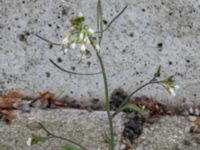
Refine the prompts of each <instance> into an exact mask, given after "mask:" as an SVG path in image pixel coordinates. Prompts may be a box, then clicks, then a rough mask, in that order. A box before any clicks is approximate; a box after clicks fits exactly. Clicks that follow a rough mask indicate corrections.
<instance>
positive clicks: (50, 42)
mask: <svg viewBox="0 0 200 150" xmlns="http://www.w3.org/2000/svg"><path fill="white" fill-rule="evenodd" d="M34 35H35V36H36V37H38V38H40V39H41V40H43V41H45V42H47V43H49V44H52V45H56V46H63V44H60V43H55V42H52V41H50V40H48V39H46V38H44V37H42V36H40V35H38V34H34Z"/></svg>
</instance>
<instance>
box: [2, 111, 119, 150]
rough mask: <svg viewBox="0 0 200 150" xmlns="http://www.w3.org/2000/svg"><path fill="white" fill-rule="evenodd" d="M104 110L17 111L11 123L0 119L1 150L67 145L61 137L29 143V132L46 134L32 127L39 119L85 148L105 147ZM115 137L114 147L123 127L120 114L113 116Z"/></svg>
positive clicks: (50, 148)
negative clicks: (39, 142) (8, 123)
mask: <svg viewBox="0 0 200 150" xmlns="http://www.w3.org/2000/svg"><path fill="white" fill-rule="evenodd" d="M106 116H107V115H106V112H103V111H99V112H88V111H84V110H73V109H55V110H39V109H34V110H32V112H31V113H30V114H29V113H20V112H19V111H17V119H16V120H14V121H13V122H12V124H10V125H6V124H4V123H3V122H0V125H1V128H0V149H1V150H60V149H61V146H64V145H68V144H70V143H67V142H66V141H62V140H60V139H49V140H47V141H46V142H44V143H43V144H39V145H32V146H28V145H27V144H26V142H27V140H28V138H29V137H31V135H32V134H36V135H40V136H46V133H45V132H44V130H42V129H40V130H32V129H29V128H28V127H27V126H31V123H33V122H42V123H43V125H44V126H45V127H46V128H47V129H48V130H49V131H50V132H52V133H53V134H56V135H58V136H63V137H65V138H69V139H71V140H74V141H75V142H77V143H79V144H81V145H83V146H84V147H85V148H87V150H106V149H107V145H106V144H105V143H104V142H103V141H104V140H105V138H104V137H105V135H106V133H107V132H108V122H107V117H106ZM114 123H115V125H114V127H115V135H116V136H115V138H116V143H118V144H117V145H116V149H119V140H120V137H121V132H122V130H123V120H122V118H121V115H119V116H118V117H116V119H115V121H114Z"/></svg>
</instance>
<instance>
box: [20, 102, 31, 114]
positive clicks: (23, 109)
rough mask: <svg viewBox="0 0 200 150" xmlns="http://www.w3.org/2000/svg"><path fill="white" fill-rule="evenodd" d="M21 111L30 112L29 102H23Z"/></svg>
mask: <svg viewBox="0 0 200 150" xmlns="http://www.w3.org/2000/svg"><path fill="white" fill-rule="evenodd" d="M21 111H22V113H30V112H31V107H30V105H29V104H23V105H22V107H21Z"/></svg>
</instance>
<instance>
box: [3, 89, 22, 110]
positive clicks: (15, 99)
mask: <svg viewBox="0 0 200 150" xmlns="http://www.w3.org/2000/svg"><path fill="white" fill-rule="evenodd" d="M22 97H23V95H22V94H21V93H20V92H18V91H11V92H10V93H8V94H7V95H3V96H0V109H12V108H13V105H14V104H15V103H19V101H21V100H22Z"/></svg>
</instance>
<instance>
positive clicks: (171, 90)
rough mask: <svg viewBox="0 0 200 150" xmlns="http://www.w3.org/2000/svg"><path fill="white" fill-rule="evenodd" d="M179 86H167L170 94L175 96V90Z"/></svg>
mask: <svg viewBox="0 0 200 150" xmlns="http://www.w3.org/2000/svg"><path fill="white" fill-rule="evenodd" d="M179 88H180V87H179V86H178V85H174V87H169V92H170V94H171V95H172V96H176V92H175V90H178V89H179Z"/></svg>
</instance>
